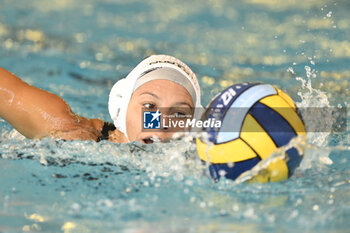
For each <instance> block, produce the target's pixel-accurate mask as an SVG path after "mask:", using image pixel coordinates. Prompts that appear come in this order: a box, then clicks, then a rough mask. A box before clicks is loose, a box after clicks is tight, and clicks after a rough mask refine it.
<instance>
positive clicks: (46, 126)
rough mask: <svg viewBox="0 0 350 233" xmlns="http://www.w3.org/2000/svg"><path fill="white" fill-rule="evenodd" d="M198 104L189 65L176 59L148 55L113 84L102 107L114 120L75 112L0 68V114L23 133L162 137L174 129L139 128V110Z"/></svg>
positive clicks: (123, 139) (189, 109)
mask: <svg viewBox="0 0 350 233" xmlns="http://www.w3.org/2000/svg"><path fill="white" fill-rule="evenodd" d="M196 107H200V89H199V85H198V81H197V78H196V76H195V74H194V73H193V72H192V71H191V69H190V68H189V67H188V66H187V65H185V64H184V63H183V62H181V61H180V60H178V59H176V58H174V57H171V56H166V55H153V56H150V57H148V58H146V59H144V60H143V61H142V62H141V63H139V64H138V65H137V66H136V67H135V68H134V69H133V70H132V71H131V72H130V73H129V75H128V76H127V77H126V78H124V79H121V80H119V81H118V82H117V83H115V84H114V86H113V88H112V90H111V92H110V95H109V101H108V109H109V113H110V116H111V118H112V121H113V123H114V124H110V123H107V122H103V121H102V120H100V119H87V118H85V117H82V116H79V115H77V114H75V113H74V112H73V111H72V110H71V108H70V107H69V105H68V104H67V103H66V102H65V101H64V100H63V99H62V98H60V97H59V96H57V95H55V94H53V93H50V92H47V91H44V90H42V89H39V88H36V87H33V86H31V85H29V84H27V83H25V82H24V81H22V80H21V79H20V78H18V77H16V76H15V75H14V74H11V73H10V72H8V71H6V70H5V69H2V68H0V117H2V118H3V119H5V120H6V121H7V122H8V123H10V124H11V125H12V126H13V127H14V128H15V129H16V130H18V131H19V132H20V133H21V134H23V135H24V136H25V137H27V138H36V139H39V138H43V137H53V138H58V139H64V140H95V141H99V140H104V139H108V140H110V141H113V142H118V143H127V142H132V141H140V142H142V143H152V142H153V141H154V138H157V140H160V141H164V140H165V139H169V138H171V137H172V136H173V134H174V131H169V130H168V129H167V128H162V129H160V130H158V131H152V132H150V131H148V132H146V131H144V130H143V127H142V117H143V114H142V111H143V110H145V109H146V110H150V111H157V110H158V109H159V108H165V109H167V113H168V114H174V113H175V112H177V111H178V109H181V111H182V112H181V114H185V115H193V114H194V113H193V111H194V110H195V109H196Z"/></svg>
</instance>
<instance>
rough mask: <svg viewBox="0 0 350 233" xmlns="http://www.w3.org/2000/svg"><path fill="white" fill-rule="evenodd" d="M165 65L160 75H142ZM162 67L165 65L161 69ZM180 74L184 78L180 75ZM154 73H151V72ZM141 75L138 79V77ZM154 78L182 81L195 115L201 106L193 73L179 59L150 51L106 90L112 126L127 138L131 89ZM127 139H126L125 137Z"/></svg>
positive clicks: (198, 88)
mask: <svg viewBox="0 0 350 233" xmlns="http://www.w3.org/2000/svg"><path fill="white" fill-rule="evenodd" d="M162 68H167V69H166V72H163V73H164V74H166V73H167V74H168V75H165V76H164V77H163V78H152V76H151V75H149V76H150V78H147V77H144V78H142V79H140V78H141V77H143V76H147V74H149V73H152V71H155V70H161V69H162ZM164 70H165V69H164ZM179 76H182V77H183V78H179ZM153 77H154V76H153ZM139 79H140V81H138V80H139ZM155 79H165V80H171V81H174V82H176V83H178V84H180V85H182V86H183V87H184V88H185V89H186V90H187V91H188V92H189V94H190V95H191V97H192V100H193V103H194V104H195V113H194V117H195V118H196V117H198V116H197V115H198V112H199V111H197V110H198V109H200V108H202V106H201V99H200V98H201V97H200V87H199V84H198V80H197V78H196V75H195V74H194V73H193V72H192V70H191V69H190V68H189V67H188V66H187V65H186V64H184V63H183V62H182V61H180V60H178V59H177V58H175V57H172V56H168V55H152V56H150V57H148V58H146V59H144V60H143V61H142V62H140V63H139V64H138V65H137V66H136V67H135V68H134V69H133V70H132V71H131V72H130V73H129V74H128V76H127V77H126V78H123V79H121V80H119V81H118V82H116V83H115V84H114V86H113V87H112V90H111V92H110V94H109V101H108V110H109V114H110V116H111V118H112V120H113V123H114V125H115V127H116V128H117V129H118V130H119V131H120V132H122V133H124V135H125V136H126V138H127V139H128V135H127V131H126V112H127V109H128V105H129V102H130V99H131V96H132V94H133V92H134V91H135V90H136V88H138V87H139V86H141V85H142V84H144V83H146V82H148V81H152V80H155ZM128 140H129V139H128Z"/></svg>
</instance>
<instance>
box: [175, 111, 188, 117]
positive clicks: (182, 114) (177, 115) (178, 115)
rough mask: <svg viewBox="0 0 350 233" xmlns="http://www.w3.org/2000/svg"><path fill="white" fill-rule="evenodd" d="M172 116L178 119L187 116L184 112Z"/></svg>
mask: <svg viewBox="0 0 350 233" xmlns="http://www.w3.org/2000/svg"><path fill="white" fill-rule="evenodd" d="M174 115H175V117H178V118H185V117H186V116H187V114H186V113H184V112H175V113H174Z"/></svg>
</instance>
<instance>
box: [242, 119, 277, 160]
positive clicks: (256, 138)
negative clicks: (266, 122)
mask: <svg viewBox="0 0 350 233" xmlns="http://www.w3.org/2000/svg"><path fill="white" fill-rule="evenodd" d="M240 137H241V138H242V140H244V141H245V142H246V143H247V144H248V145H249V146H250V147H252V148H253V150H254V151H255V152H256V153H257V154H258V155H259V156H260V158H262V159H266V158H267V157H269V156H270V155H271V153H272V152H273V151H274V150H276V149H277V147H276V145H275V143H274V142H273V141H272V139H271V138H270V136H269V135H268V134H267V133H266V132H265V130H264V129H263V128H262V127H261V126H260V124H259V123H258V122H257V121H256V120H255V119H254V118H253V117H252V115H250V114H248V115H247V117H246V119H245V120H244V123H243V127H242V132H241V135H240Z"/></svg>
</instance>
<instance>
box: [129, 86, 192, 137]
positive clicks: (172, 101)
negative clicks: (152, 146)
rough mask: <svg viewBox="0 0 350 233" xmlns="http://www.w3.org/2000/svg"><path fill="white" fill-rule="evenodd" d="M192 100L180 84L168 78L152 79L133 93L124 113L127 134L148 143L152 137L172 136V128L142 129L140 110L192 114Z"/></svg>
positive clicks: (169, 113)
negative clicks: (152, 130) (160, 110)
mask: <svg viewBox="0 0 350 233" xmlns="http://www.w3.org/2000/svg"><path fill="white" fill-rule="evenodd" d="M193 107H194V105H193V101H192V97H191V95H190V94H189V93H188V92H187V90H186V89H185V88H184V87H182V86H181V85H179V84H177V83H175V82H172V81H169V80H153V81H150V82H147V83H145V84H144V85H142V86H141V87H139V88H138V89H136V90H135V92H134V93H133V95H132V97H131V100H130V103H129V106H128V110H127V113H126V116H127V117H126V119H127V120H126V126H127V134H128V138H129V140H130V141H140V142H142V143H150V142H151V141H150V140H151V138H152V137H157V138H158V140H160V141H164V140H165V139H169V138H172V136H173V134H174V133H175V132H174V131H173V130H172V131H170V130H168V129H165V128H163V129H161V130H157V131H155V132H145V131H144V130H142V117H143V115H142V110H143V109H145V110H150V111H157V109H159V108H162V114H164V115H172V114H174V113H177V112H179V113H180V114H183V115H192V110H193Z"/></svg>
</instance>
